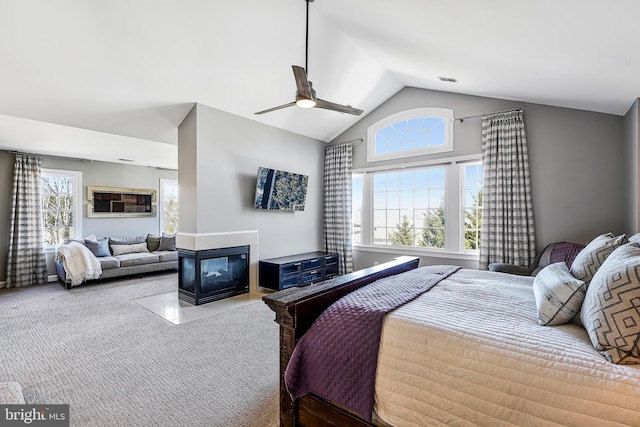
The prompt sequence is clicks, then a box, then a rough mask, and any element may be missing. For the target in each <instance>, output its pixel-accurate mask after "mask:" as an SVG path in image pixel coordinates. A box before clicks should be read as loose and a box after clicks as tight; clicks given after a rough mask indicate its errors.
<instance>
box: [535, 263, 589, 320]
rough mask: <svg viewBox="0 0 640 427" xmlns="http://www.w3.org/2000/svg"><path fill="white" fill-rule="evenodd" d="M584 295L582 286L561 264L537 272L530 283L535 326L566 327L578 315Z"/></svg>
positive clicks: (584, 290) (565, 265)
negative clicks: (533, 303)
mask: <svg viewBox="0 0 640 427" xmlns="http://www.w3.org/2000/svg"><path fill="white" fill-rule="evenodd" d="M585 292H586V286H585V283H584V282H583V281H582V280H580V279H576V278H575V277H573V276H572V275H571V273H570V272H569V267H567V264H565V263H564V262H557V263H555V264H550V265H548V266H546V267H545V268H543V269H542V270H540V272H539V273H538V275H537V276H536V278H535V279H534V281H533V294H534V296H535V298H536V308H537V309H538V324H539V325H543V326H556V325H562V324H565V323H568V322H569V321H570V320H571V319H572V318H573V317H574V316H575V315H576V314H577V313H578V312H579V311H580V307H581V306H582V301H583V300H584V294H585Z"/></svg>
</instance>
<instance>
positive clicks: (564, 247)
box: [489, 242, 585, 276]
mask: <svg viewBox="0 0 640 427" xmlns="http://www.w3.org/2000/svg"><path fill="white" fill-rule="evenodd" d="M584 247H585V245H583V244H581V243H572V242H554V243H550V244H549V245H547V246H546V247H545V248H544V250H543V251H542V252H540V253H539V254H538V255H537V256H536V257H535V259H534V260H533V262H532V263H531V265H530V266H529V267H523V266H519V265H513V264H506V263H493V264H489V271H497V272H499V273H509V274H517V275H519V276H535V275H537V274H538V273H539V272H540V271H541V270H542V269H543V268H544V267H546V266H548V265H550V264H555V263H557V262H564V263H565V264H567V267H569V268H571V264H573V260H574V259H575V258H576V256H577V255H578V254H579V253H580V251H581V250H582V249H584Z"/></svg>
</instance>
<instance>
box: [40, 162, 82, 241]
mask: <svg viewBox="0 0 640 427" xmlns="http://www.w3.org/2000/svg"><path fill="white" fill-rule="evenodd" d="M81 176H82V175H81V173H80V172H75V171H58V170H51V169H43V170H42V173H41V175H40V181H41V187H42V194H41V197H42V198H41V201H42V224H43V235H44V244H45V246H56V245H60V244H63V243H64V242H65V241H67V240H69V239H73V238H80V236H81V229H80V228H81V213H80V212H81V211H80V209H81V200H80V196H79V195H80V188H81V186H82V184H81Z"/></svg>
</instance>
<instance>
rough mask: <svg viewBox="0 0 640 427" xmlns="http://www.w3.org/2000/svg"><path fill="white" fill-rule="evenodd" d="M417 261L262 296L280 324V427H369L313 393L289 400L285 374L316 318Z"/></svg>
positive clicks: (402, 259)
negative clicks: (338, 303)
mask: <svg viewBox="0 0 640 427" xmlns="http://www.w3.org/2000/svg"><path fill="white" fill-rule="evenodd" d="M418 263H419V258H418V257H410V256H402V257H399V258H396V259H395V260H393V261H390V262H387V263H384V264H380V265H377V266H375V267H371V268H366V269H364V270H359V271H356V272H353V273H350V274H346V275H344V276H340V277H337V278H335V279H332V280H328V281H326V282H322V283H318V284H314V285H309V286H306V287H302V288H289V289H284V290H282V291H278V292H275V293H272V294H269V295H266V296H264V297H262V300H263V301H264V302H265V303H266V304H267V305H268V306H269V307H270V308H271V309H272V310H273V311H274V312H275V313H276V319H275V321H276V323H278V324H279V325H280V425H281V426H283V427H293V426H336V427H337V426H371V425H372V424H369V423H367V422H366V421H365V420H363V419H362V418H360V417H359V416H358V415H356V414H354V413H353V412H351V411H348V410H346V409H344V408H341V407H338V406H336V405H335V404H332V403H331V402H329V401H327V400H324V399H321V398H319V397H317V396H315V395H313V394H308V395H306V396H303V397H301V398H300V399H297V400H296V401H292V400H291V397H290V395H289V393H288V392H287V389H286V387H285V383H284V372H285V369H286V368H287V364H288V363H289V359H290V358H291V354H292V353H293V349H294V347H295V346H296V344H297V342H298V340H299V339H300V338H301V337H302V335H303V334H304V333H305V332H306V331H307V330H308V329H309V328H310V327H311V325H312V324H313V322H314V321H315V319H316V318H317V317H318V316H319V315H320V314H321V313H322V312H323V311H324V310H325V309H326V308H327V307H329V306H330V305H331V304H333V303H334V302H335V301H337V300H338V299H340V298H342V297H343V296H345V295H346V294H348V293H350V292H352V291H354V290H356V289H358V288H361V287H362V286H365V285H367V284H369V283H372V282H374V281H376V280H378V279H381V278H383V277H387V276H393V275H395V274H399V273H402V272H405V271H409V270H412V269H414V268H417V267H418Z"/></svg>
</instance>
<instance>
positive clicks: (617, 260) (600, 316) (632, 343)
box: [580, 243, 640, 365]
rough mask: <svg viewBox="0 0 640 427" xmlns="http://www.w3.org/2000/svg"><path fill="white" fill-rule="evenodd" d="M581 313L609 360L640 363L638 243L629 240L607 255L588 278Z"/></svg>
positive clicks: (597, 348) (585, 326)
mask: <svg viewBox="0 0 640 427" xmlns="http://www.w3.org/2000/svg"><path fill="white" fill-rule="evenodd" d="M580 317H581V320H582V324H583V325H584V328H585V329H586V330H587V332H588V333H589V338H590V339H591V342H592V344H593V346H594V347H595V349H596V350H598V351H599V352H600V354H602V355H603V356H604V357H605V358H606V359H607V360H608V361H610V362H613V363H617V364H620V365H630V364H636V363H640V245H638V244H637V243H628V244H626V245H624V246H622V247H620V248H618V249H616V250H615V251H614V252H613V253H612V254H611V255H610V256H609V257H608V258H607V260H606V261H605V262H604V263H603V264H602V267H600V269H599V270H598V271H597V272H596V274H595V275H594V276H593V279H592V280H591V284H590V285H589V288H588V289H587V294H586V295H585V298H584V303H583V304H582V312H581V314H580Z"/></svg>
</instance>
